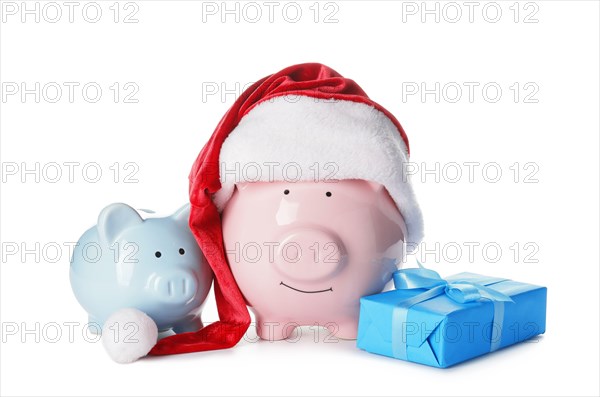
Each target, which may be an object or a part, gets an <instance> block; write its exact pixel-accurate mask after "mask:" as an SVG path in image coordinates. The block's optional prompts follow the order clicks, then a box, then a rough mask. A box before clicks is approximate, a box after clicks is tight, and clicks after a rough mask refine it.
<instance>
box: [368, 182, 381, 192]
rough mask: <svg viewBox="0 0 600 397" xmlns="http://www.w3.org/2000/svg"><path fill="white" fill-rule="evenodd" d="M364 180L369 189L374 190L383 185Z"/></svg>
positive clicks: (379, 188)
mask: <svg viewBox="0 0 600 397" xmlns="http://www.w3.org/2000/svg"><path fill="white" fill-rule="evenodd" d="M365 182H367V183H368V184H369V186H371V189H373V190H374V191H376V192H378V191H379V190H381V188H382V187H383V185H381V184H379V183H377V182H371V181H365Z"/></svg>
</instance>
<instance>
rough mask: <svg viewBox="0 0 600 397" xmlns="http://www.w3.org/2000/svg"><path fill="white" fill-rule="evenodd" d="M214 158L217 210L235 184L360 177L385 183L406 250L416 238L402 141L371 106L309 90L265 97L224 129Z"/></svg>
mask: <svg viewBox="0 0 600 397" xmlns="http://www.w3.org/2000/svg"><path fill="white" fill-rule="evenodd" d="M219 160H220V178H221V184H222V188H221V190H219V191H218V192H217V193H216V194H215V195H214V197H213V200H214V202H215V204H216V205H217V207H218V208H219V211H221V210H222V209H223V208H224V207H225V204H226V203H227V201H228V200H229V199H230V198H231V195H232V194H233V190H234V186H235V184H236V183H240V182H259V181H261V182H268V181H289V182H297V181H310V180H315V179H316V178H317V177H318V180H323V179H326V178H328V177H329V178H328V179H364V180H368V181H372V182H377V183H380V184H381V185H383V186H385V187H386V189H387V191H388V193H389V194H390V196H391V197H392V199H393V200H394V202H395V203H396V205H397V206H398V209H399V210H400V213H401V214H402V216H403V218H404V221H405V222H406V227H407V229H408V236H407V241H406V242H407V243H408V246H407V247H408V250H409V251H410V250H412V249H414V248H415V247H416V245H417V244H418V243H419V242H420V241H421V239H422V237H423V219H422V215H421V210H420V208H419V206H418V204H417V201H416V198H415V195H414V192H413V189H412V187H411V184H410V180H409V175H408V174H407V173H406V172H405V170H406V167H405V164H406V163H407V162H408V154H407V149H406V145H405V144H404V141H403V140H402V137H401V136H400V132H399V131H398V129H397V128H396V126H395V125H394V123H392V121H391V120H390V119H389V118H388V117H386V116H385V114H383V113H382V112H380V111H379V110H377V109H375V108H374V107H372V106H369V105H366V104H363V103H359V102H352V101H339V100H336V101H334V100H331V101H328V100H322V99H317V98H313V97H308V96H281V97H276V98H274V99H270V100H266V101H264V102H262V103H260V104H258V105H257V106H256V107H255V108H254V109H252V110H251V111H250V112H249V113H248V114H247V115H245V116H244V117H243V118H242V119H241V121H240V123H239V124H238V126H237V127H236V128H235V129H234V130H233V131H232V132H231V133H230V134H229V136H228V137H227V139H226V140H225V142H224V143H223V146H222V148H221V153H220V158H219ZM315 170H318V173H317V172H316V171H315ZM317 174H318V175H317Z"/></svg>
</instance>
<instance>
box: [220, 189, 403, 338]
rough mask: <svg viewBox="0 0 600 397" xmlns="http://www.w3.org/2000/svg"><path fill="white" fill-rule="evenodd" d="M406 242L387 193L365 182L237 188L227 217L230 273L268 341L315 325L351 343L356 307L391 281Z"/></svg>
mask: <svg viewBox="0 0 600 397" xmlns="http://www.w3.org/2000/svg"><path fill="white" fill-rule="evenodd" d="M405 234H406V227H405V225H404V221H403V219H402V216H401V215H400V212H399V211H398V209H397V208H396V206H395V204H394V202H393V201H392V199H391V198H390V197H389V195H388V193H387V192H386V190H385V188H383V187H382V186H381V185H379V184H376V183H371V182H367V181H362V180H342V181H338V182H327V183H326V182H297V183H286V182H257V183H245V184H240V185H238V186H237V187H236V190H235V192H234V193H233V196H232V197H231V199H230V201H229V202H228V203H227V206H226V208H225V210H224V211H223V238H224V242H225V249H226V253H227V258H228V260H229V264H230V266H231V269H232V271H233V275H234V277H235V279H236V281H237V283H238V285H239V287H240V289H241V291H242V293H243V294H244V297H245V298H246V301H247V303H248V305H249V306H250V307H251V308H252V310H253V311H254V313H255V314H256V318H257V330H258V334H259V336H260V337H261V338H263V339H269V340H278V339H285V338H287V337H289V336H290V335H291V334H292V332H293V331H294V328H295V327H296V326H299V325H315V324H318V325H321V326H326V327H327V328H328V329H329V330H330V331H332V332H333V333H334V334H335V335H336V336H337V337H340V338H344V339H354V338H356V332H357V324H358V312H359V299H360V297H361V296H364V295H370V294H375V293H378V292H381V291H382V290H383V289H384V287H385V285H386V284H387V283H388V282H389V281H390V279H391V276H392V273H393V272H394V271H395V270H396V268H397V265H398V264H399V263H401V261H402V259H403V257H404V242H403V239H404V235H405Z"/></svg>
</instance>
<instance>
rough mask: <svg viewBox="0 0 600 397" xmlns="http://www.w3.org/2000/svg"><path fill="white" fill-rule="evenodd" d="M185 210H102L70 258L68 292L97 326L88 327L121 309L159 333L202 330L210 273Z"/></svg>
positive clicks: (119, 206) (117, 206)
mask: <svg viewBox="0 0 600 397" xmlns="http://www.w3.org/2000/svg"><path fill="white" fill-rule="evenodd" d="M189 211H190V210H189V205H186V206H184V207H183V208H181V209H180V210H178V211H177V212H175V213H174V214H173V215H171V216H168V217H164V218H148V219H145V220H144V219H142V217H141V216H140V215H139V214H138V212H137V211H136V210H134V209H133V208H131V207H130V206H128V205H126V204H122V203H117V204H111V205H109V206H108V207H106V208H104V209H103V210H102V212H101V213H100V216H99V217H98V224H97V225H96V226H94V227H92V228H90V229H89V230H87V231H86V232H85V233H84V234H83V235H82V236H81V238H80V239H79V242H78V244H77V245H76V247H75V249H74V250H73V256H72V258H71V269H70V278H71V287H72V288H73V292H74V293H75V296H76V297H77V300H78V301H79V303H80V304H81V306H83V308H84V309H85V310H86V311H87V312H88V314H89V321H90V323H96V324H98V325H97V326H95V327H90V330H94V328H95V329H97V330H99V328H101V327H102V326H103V325H104V323H105V322H106V320H107V319H109V317H110V316H111V315H112V314H113V313H115V312H117V311H119V310H122V309H126V308H128V309H127V310H132V309H133V310H137V311H139V312H143V313H145V314H146V315H147V316H148V317H149V318H150V319H151V320H153V321H154V322H155V323H156V327H157V329H158V331H159V332H163V331H168V330H172V331H174V332H175V333H181V332H193V331H197V330H198V329H200V328H202V321H201V319H200V313H201V310H202V307H203V304H204V300H205V299H206V296H207V294H208V292H209V290H210V286H211V283H212V279H213V274H212V271H211V269H210V266H209V265H208V263H207V262H206V259H205V258H204V255H203V254H202V252H201V251H200V248H199V247H198V244H197V243H196V240H195V238H194V236H193V235H192V233H191V231H190V229H189V226H188V218H189ZM150 319H148V321H150ZM155 341H156V340H154V342H155ZM154 342H153V343H154Z"/></svg>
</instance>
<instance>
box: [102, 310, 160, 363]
mask: <svg viewBox="0 0 600 397" xmlns="http://www.w3.org/2000/svg"><path fill="white" fill-rule="evenodd" d="M157 338H158V328H157V327H156V323H155V322H154V320H152V319H151V318H150V317H148V315H147V314H146V313H144V312H142V311H140V310H137V309H129V308H128V309H121V310H119V311H117V312H116V313H114V314H113V315H111V316H110V317H109V318H108V320H106V322H105V323H104V327H103V328H102V344H103V345H104V348H105V349H106V352H107V353H108V355H109V356H110V357H111V358H112V359H113V360H115V361H116V362H118V363H121V364H125V363H132V362H134V361H136V360H137V359H139V358H141V357H144V356H145V355H146V354H148V352H149V351H150V349H152V347H154V345H155V344H156V340H157Z"/></svg>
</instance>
